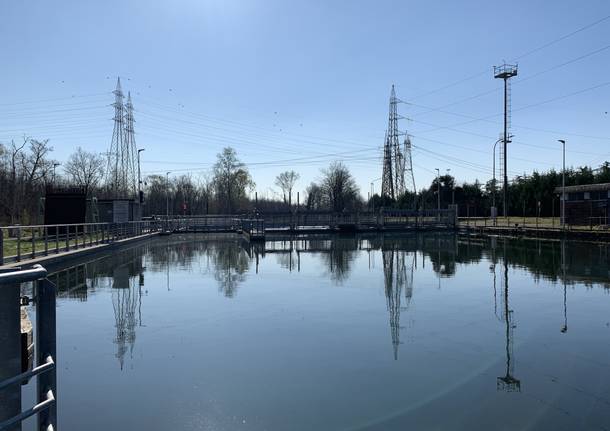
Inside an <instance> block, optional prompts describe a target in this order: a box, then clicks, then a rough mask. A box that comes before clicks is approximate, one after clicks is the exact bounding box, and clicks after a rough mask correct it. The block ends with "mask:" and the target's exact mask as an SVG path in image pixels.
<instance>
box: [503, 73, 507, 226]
mask: <svg viewBox="0 0 610 431" xmlns="http://www.w3.org/2000/svg"><path fill="white" fill-rule="evenodd" d="M507 127H508V78H504V138H503V145H504V160H503V161H502V162H503V163H504V206H503V208H502V211H503V213H504V217H505V218H506V217H508V210H507V205H508V194H507V193H508V172H506V168H507V163H506V159H507V157H506V149H507V148H506V147H507V145H506V144H507V140H508V136H507V134H508V133H507V130H506V129H507Z"/></svg>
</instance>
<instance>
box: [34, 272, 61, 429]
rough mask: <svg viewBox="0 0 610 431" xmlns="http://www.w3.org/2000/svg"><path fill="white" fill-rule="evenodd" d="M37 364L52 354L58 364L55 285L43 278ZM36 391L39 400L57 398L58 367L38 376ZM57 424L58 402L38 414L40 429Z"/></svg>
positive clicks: (38, 296)
mask: <svg viewBox="0 0 610 431" xmlns="http://www.w3.org/2000/svg"><path fill="white" fill-rule="evenodd" d="M35 350H36V364H37V365H42V364H44V363H45V362H46V361H47V358H48V357H49V356H50V357H51V358H52V359H53V361H55V363H56V364H57V352H56V323H55V285H54V284H53V283H51V282H50V281H49V280H47V279H46V278H45V279H42V280H39V281H38V282H37V294H36V349H35ZM36 389H37V390H36V392H37V395H38V400H37V401H38V402H41V401H43V400H44V399H45V398H47V394H48V393H49V392H50V391H52V394H53V396H54V397H55V398H57V383H56V369H55V367H53V368H52V369H51V370H49V371H47V372H45V373H42V374H40V375H39V376H38V378H37V388H36ZM49 425H51V426H52V427H53V428H55V427H56V426H57V403H56V402H54V403H52V404H51V406H50V407H49V408H47V409H45V410H43V411H41V412H40V413H39V414H38V429H39V430H47V429H49V428H48V426H49Z"/></svg>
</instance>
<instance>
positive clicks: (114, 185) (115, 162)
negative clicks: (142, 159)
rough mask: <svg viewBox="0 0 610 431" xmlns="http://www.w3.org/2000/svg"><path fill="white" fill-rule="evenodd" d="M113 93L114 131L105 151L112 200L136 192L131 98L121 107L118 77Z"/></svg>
mask: <svg viewBox="0 0 610 431" xmlns="http://www.w3.org/2000/svg"><path fill="white" fill-rule="evenodd" d="M113 94H114V97H115V99H114V103H113V104H112V106H113V107H114V129H113V131H112V141H111V142H110V151H109V152H108V165H107V170H106V173H107V183H108V186H109V188H110V191H111V193H112V195H113V197H115V198H119V197H120V198H127V197H133V196H135V194H136V192H137V153H136V143H135V137H134V129H133V123H134V120H133V105H132V103H131V95H129V96H128V98H127V105H123V97H124V96H123V91H122V90H121V78H118V79H117V86H116V89H115V90H114V91H113Z"/></svg>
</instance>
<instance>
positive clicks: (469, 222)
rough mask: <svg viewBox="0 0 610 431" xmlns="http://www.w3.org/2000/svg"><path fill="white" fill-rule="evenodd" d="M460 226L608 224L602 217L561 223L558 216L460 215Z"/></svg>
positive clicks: (603, 227)
mask: <svg viewBox="0 0 610 431" xmlns="http://www.w3.org/2000/svg"><path fill="white" fill-rule="evenodd" d="M583 220H584V219H583ZM459 226H460V227H483V228H486V227H489V228H491V227H497V228H512V229H515V228H524V229H541V230H544V229H566V230H591V231H592V230H608V228H609V225H608V222H607V220H606V219H605V218H604V217H588V218H587V219H586V220H584V221H583V222H582V223H579V224H575V223H566V224H565V226H562V224H561V218H560V217H514V216H511V217H496V218H495V219H494V218H491V217H460V218H459Z"/></svg>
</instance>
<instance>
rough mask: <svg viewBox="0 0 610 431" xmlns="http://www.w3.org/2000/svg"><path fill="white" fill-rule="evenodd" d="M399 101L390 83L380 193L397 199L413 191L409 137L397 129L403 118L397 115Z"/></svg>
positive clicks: (413, 182)
mask: <svg viewBox="0 0 610 431" xmlns="http://www.w3.org/2000/svg"><path fill="white" fill-rule="evenodd" d="M400 102H401V100H400V99H398V98H397V97H396V91H395V89H394V86H393V85H392V91H391V93H390V107H389V115H388V129H387V130H386V135H385V141H384V145H383V173H382V176H381V178H382V182H381V195H382V196H384V197H389V198H391V199H398V198H399V197H400V196H401V195H403V194H404V193H405V192H407V191H409V192H413V193H414V192H415V178H414V175H413V161H412V156H411V139H410V138H409V135H408V134H406V133H405V132H400V131H399V129H398V120H400V119H403V118H404V117H401V116H400V115H398V104H399V103H400ZM401 135H405V140H404V143H403V145H402V148H401V145H400V136H401Z"/></svg>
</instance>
